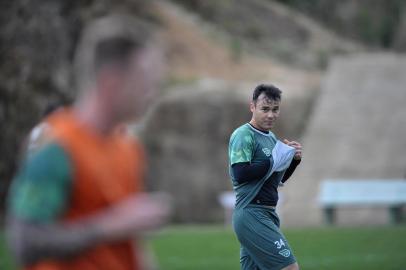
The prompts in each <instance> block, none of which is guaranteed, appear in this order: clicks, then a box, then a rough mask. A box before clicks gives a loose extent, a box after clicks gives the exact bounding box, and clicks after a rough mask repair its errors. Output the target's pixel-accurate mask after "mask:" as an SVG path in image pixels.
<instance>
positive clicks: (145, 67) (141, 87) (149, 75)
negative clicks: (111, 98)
mask: <svg viewBox="0 0 406 270" xmlns="http://www.w3.org/2000/svg"><path fill="white" fill-rule="evenodd" d="M162 60H163V59H162V53H161V51H160V50H159V49H158V48H155V47H154V48H146V49H142V50H141V51H139V52H138V53H137V54H134V55H133V56H132V57H131V59H130V65H129V68H128V70H127V72H125V75H124V76H123V84H122V87H121V89H120V92H121V93H120V95H121V96H120V97H119V103H120V104H118V108H117V109H118V110H119V111H120V112H121V113H120V115H121V117H122V118H124V119H126V120H134V118H138V117H140V116H141V115H142V114H143V113H144V112H145V110H146V109H147V108H148V105H149V104H150V103H151V102H152V101H153V99H154V98H155V96H156V92H157V89H158V87H159V83H160V82H161V79H162V74H163V61H162Z"/></svg>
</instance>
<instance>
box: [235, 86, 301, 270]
mask: <svg viewBox="0 0 406 270" xmlns="http://www.w3.org/2000/svg"><path fill="white" fill-rule="evenodd" d="M281 93H282V92H281V91H280V90H279V89H278V88H277V87H275V86H273V85H265V84H261V85H258V86H257V87H256V88H255V90H254V93H253V98H252V102H251V104H250V110H251V112H252V118H251V121H250V122H249V123H246V124H244V125H242V126H240V127H239V128H237V129H236V130H235V131H234V132H233V134H232V135H231V138H230V143H229V169H230V176H231V179H232V184H233V187H234V191H235V192H236V198H237V200H236V205H235V209H234V213H233V227H234V230H235V232H236V234H237V238H238V240H239V242H240V244H241V248H240V263H241V269H244V270H255V269H267V270H280V269H283V270H297V269H299V265H298V264H297V262H296V259H295V257H294V255H293V252H292V250H291V248H290V247H289V244H288V242H287V240H286V238H285V236H284V235H283V233H282V232H281V231H280V229H279V225H280V222H279V217H278V215H277V213H276V212H275V209H276V204H277V202H278V187H279V186H281V185H283V183H285V181H286V180H288V178H289V177H290V176H291V175H292V173H293V172H294V170H295V169H296V167H297V165H298V164H299V163H300V161H301V158H302V146H301V144H300V143H298V142H295V141H288V140H284V142H283V143H282V142H281V141H279V140H278V139H277V138H276V136H275V135H274V134H273V133H272V131H271V129H272V127H273V125H274V124H275V121H276V120H277V119H278V117H279V112H280V102H281Z"/></svg>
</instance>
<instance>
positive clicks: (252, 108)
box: [250, 101, 255, 112]
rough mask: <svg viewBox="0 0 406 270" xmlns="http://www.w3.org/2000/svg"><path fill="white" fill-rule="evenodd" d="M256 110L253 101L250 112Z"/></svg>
mask: <svg viewBox="0 0 406 270" xmlns="http://www.w3.org/2000/svg"><path fill="white" fill-rule="evenodd" d="M254 110H255V103H254V102H253V101H251V103H250V111H251V112H254Z"/></svg>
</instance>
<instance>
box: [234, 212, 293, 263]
mask: <svg viewBox="0 0 406 270" xmlns="http://www.w3.org/2000/svg"><path fill="white" fill-rule="evenodd" d="M233 226H234V231H235V233H236V234H237V238H238V240H239V242H240V244H241V251H240V263H241V269H243V270H257V269H261V270H280V269H282V268H284V267H286V266H288V265H290V264H292V263H295V262H296V258H295V256H294V255H293V253H292V250H291V248H290V247H289V244H288V242H287V241H286V238H285V236H284V235H283V234H282V232H281V231H280V230H279V217H278V215H277V214H276V212H275V210H273V209H269V208H267V207H265V206H261V205H248V206H247V207H246V208H243V209H236V210H235V211H234V213H233Z"/></svg>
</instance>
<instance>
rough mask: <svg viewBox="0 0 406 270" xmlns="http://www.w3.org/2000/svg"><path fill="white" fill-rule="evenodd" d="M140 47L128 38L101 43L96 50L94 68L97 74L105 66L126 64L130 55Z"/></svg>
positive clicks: (118, 38) (112, 39)
mask: <svg viewBox="0 0 406 270" xmlns="http://www.w3.org/2000/svg"><path fill="white" fill-rule="evenodd" d="M138 47H140V45H139V44H136V42H135V41H134V40H132V39H130V38H126V37H117V38H111V39H107V40H102V41H100V42H99V43H98V44H97V45H96V48H95V57H94V61H95V62H94V65H95V66H94V68H95V70H96V72H97V70H99V69H100V68H101V67H102V66H103V65H105V64H113V63H120V64H124V63H126V62H127V61H128V59H129V56H130V54H131V53H132V52H133V51H134V50H135V49H136V48H138Z"/></svg>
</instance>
